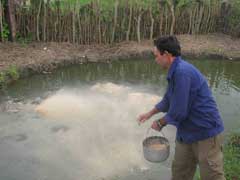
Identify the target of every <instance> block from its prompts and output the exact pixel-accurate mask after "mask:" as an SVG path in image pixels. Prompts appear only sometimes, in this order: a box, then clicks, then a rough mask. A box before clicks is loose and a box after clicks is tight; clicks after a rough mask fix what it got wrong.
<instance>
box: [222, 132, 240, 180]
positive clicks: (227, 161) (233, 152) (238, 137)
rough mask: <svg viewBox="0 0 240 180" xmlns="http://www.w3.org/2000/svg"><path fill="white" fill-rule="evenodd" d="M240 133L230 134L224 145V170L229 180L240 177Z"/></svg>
mask: <svg viewBox="0 0 240 180" xmlns="http://www.w3.org/2000/svg"><path fill="white" fill-rule="evenodd" d="M239 152H240V134H233V135H231V136H230V138H229V140H228V143H227V144H226V146H225V147H224V170H225V175H226V179H227V180H235V179H236V180H237V179H240V174H239V172H240V154H239Z"/></svg>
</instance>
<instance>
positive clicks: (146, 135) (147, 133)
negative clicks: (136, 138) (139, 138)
mask: <svg viewBox="0 0 240 180" xmlns="http://www.w3.org/2000/svg"><path fill="white" fill-rule="evenodd" d="M151 129H152V128H151V127H149V128H148V129H147V132H146V134H145V138H146V137H148V135H149V132H150V131H151ZM158 132H159V133H161V134H162V135H163V137H166V136H165V134H164V133H163V132H162V130H161V131H158Z"/></svg>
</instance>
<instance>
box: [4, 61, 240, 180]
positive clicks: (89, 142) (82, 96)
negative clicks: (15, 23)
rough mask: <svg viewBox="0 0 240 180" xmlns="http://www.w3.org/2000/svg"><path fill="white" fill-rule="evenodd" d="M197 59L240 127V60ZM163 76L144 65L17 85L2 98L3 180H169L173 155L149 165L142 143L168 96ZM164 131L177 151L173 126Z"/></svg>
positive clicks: (229, 126)
mask: <svg viewBox="0 0 240 180" xmlns="http://www.w3.org/2000/svg"><path fill="white" fill-rule="evenodd" d="M191 62H192V63H193V64H195V65H196V66H197V67H198V68H199V69H200V70H201V71H202V72H203V74H204V75H205V76H206V78H207V80H208V82H209V85H210V87H211V88H212V90H213V95H214V97H215V98H216V101H217V103H218V105H219V108H220V112H221V114H222V117H223V120H224V123H225V127H226V131H227V132H230V131H234V130H236V129H239V127H240V121H239V117H240V112H239V109H240V94H239V92H240V80H239V77H240V62H232V61H208V60H201V61H191ZM165 78H166V71H163V70H162V69H161V68H159V67H158V66H157V65H156V64H155V62H154V61H153V60H145V61H143V60H141V61H122V62H113V63H110V64H85V65H80V66H72V67H69V68H64V69H60V70H58V71H57V72H55V73H53V74H49V75H42V76H33V77H31V78H28V79H23V80H20V81H18V82H17V83H16V84H14V85H12V86H11V87H9V89H8V90H7V91H6V92H5V95H4V96H0V98H1V99H0V101H1V103H0V111H1V113H0V179H5V180H10V179H16V178H17V179H20V180H30V179H51V180H52V179H66V180H77V179H84V180H90V179H91V180H95V179H96V180H97V179H99V180H100V179H103V178H108V179H119V180H123V179H133V180H134V179H136V180H141V179H142V180H143V179H144V180H145V179H152V180H155V179H162V180H165V179H167V178H168V177H169V173H170V170H169V167H170V166H169V165H170V164H169V163H170V162H171V158H172V157H170V159H169V160H168V161H167V162H166V163H164V164H151V163H148V162H146V161H145V160H144V159H143V157H142V152H141V142H142V140H143V138H144V137H145V135H146V134H145V132H146V130H147V128H148V127H149V126H150V123H151V122H147V123H146V124H144V125H143V126H138V124H137V123H136V116H137V115H138V114H139V113H141V112H144V111H146V110H147V109H149V108H151V107H152V106H153V105H154V104H155V103H156V102H157V101H158V99H159V98H160V96H162V95H163V93H164V91H165V88H166V85H167V84H166V83H167V82H166V80H165ZM35 110H36V111H37V113H36V112H35ZM153 119H154V118H153ZM164 132H165V134H166V136H167V138H169V139H170V142H171V151H173V149H174V144H173V142H174V132H175V129H174V128H173V127H171V126H169V127H167V128H166V129H165V130H164ZM171 154H172V155H173V153H171ZM36 177H37V178H36Z"/></svg>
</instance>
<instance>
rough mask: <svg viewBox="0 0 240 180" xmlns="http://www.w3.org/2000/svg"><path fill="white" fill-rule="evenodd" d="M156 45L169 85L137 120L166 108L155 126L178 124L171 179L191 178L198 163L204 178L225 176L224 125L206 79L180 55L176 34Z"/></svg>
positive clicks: (156, 127) (156, 57) (221, 179)
mask: <svg viewBox="0 0 240 180" xmlns="http://www.w3.org/2000/svg"><path fill="white" fill-rule="evenodd" d="M154 45H155V47H154V55H155V60H156V62H157V63H158V64H159V65H160V66H161V67H163V68H165V69H167V70H168V74H167V81H168V87H167V91H166V93H165V95H164V97H163V99H162V100H161V102H159V103H158V104H157V105H156V106H155V107H154V108H153V109H152V110H151V111H149V112H147V113H145V114H142V115H140V116H139V118H138V121H139V122H140V123H143V122H145V121H146V120H148V119H149V118H150V117H152V116H153V115H154V114H156V113H158V112H166V114H165V116H164V117H162V118H161V119H159V120H157V121H154V122H153V123H152V128H153V129H155V130H157V131H161V129H162V128H163V127H164V126H165V125H167V124H171V125H174V126H176V128H177V134H176V148H175V156H174V160H173V163H172V180H192V179H193V177H194V174H195V170H196V166H197V164H198V165H199V168H200V176H201V180H225V177H224V172H223V154H222V143H223V135H222V132H223V130H224V127H223V123H222V120H221V117H220V115H219V111H218V109H217V105H216V103H215V101H214V98H213V96H212V93H211V90H210V88H209V87H208V84H207V81H206V79H205V78H204V76H203V75H202V74H201V73H200V72H199V70H198V69H196V68H195V67H194V66H193V65H191V64H190V63H188V62H186V61H184V60H183V59H182V58H181V48H180V44H179V42H178V40H177V38H176V37H175V36H167V37H160V38H159V39H157V40H155V41H154Z"/></svg>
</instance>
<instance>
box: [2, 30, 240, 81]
mask: <svg viewBox="0 0 240 180" xmlns="http://www.w3.org/2000/svg"><path fill="white" fill-rule="evenodd" d="M178 39H179V41H180V43H181V46H182V54H183V56H184V57H191V58H211V59H227V60H240V51H239V48H240V40H239V39H237V40H235V39H232V38H231V37H230V36H227V35H223V34H210V35H196V36H193V35H179V36H178ZM152 47H153V44H152V41H143V42H141V43H137V42H122V43H118V44H114V45H74V44H70V43H31V44H17V43H4V44H3V43H0V54H1V57H0V84H2V83H9V82H12V80H16V79H18V78H20V77H26V76H29V75H31V74H36V73H43V74H44V73H51V72H52V71H53V70H54V69H56V68H59V67H63V66H67V65H70V64H82V63H86V62H110V61H113V60H120V59H136V58H149V57H151V56H152V53H151V50H152Z"/></svg>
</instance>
